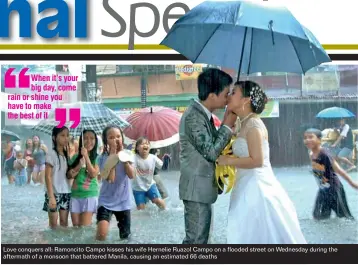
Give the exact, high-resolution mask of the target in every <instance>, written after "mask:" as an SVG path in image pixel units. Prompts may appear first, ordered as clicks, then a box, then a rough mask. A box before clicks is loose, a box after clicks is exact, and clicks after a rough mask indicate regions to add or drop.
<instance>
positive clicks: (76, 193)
mask: <svg viewBox="0 0 358 265" xmlns="http://www.w3.org/2000/svg"><path fill="white" fill-rule="evenodd" d="M77 156H78V155H77V154H76V155H74V156H73V157H72V159H71V161H70V162H69V164H70V165H72V163H74V162H75V160H76V158H77ZM93 165H94V166H96V165H98V158H97V159H96V160H95V162H94V164H93ZM98 193H99V185H98V180H97V178H92V179H91V178H90V177H88V174H87V172H86V168H81V169H80V172H79V173H78V175H77V176H76V178H75V180H74V181H73V185H72V189H71V197H73V198H92V197H97V196H98Z"/></svg>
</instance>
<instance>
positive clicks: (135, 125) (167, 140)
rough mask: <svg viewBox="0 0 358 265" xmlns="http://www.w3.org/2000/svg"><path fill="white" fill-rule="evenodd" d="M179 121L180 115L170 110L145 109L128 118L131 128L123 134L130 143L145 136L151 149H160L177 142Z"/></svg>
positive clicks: (160, 108)
mask: <svg viewBox="0 0 358 265" xmlns="http://www.w3.org/2000/svg"><path fill="white" fill-rule="evenodd" d="M180 119H181V114H180V113H179V112H177V111H175V110H173V109H170V108H165V107H150V108H145V109H141V110H139V111H137V112H135V113H132V114H131V115H129V116H128V118H127V119H126V120H127V122H128V123H129V124H131V126H130V127H127V128H126V129H124V131H123V132H124V135H125V136H126V137H127V138H129V140H131V141H133V140H136V139H138V138H139V137H141V136H145V137H147V138H148V139H149V141H150V145H151V147H152V148H162V147H165V146H169V145H172V144H175V143H177V142H178V141H179V123H180Z"/></svg>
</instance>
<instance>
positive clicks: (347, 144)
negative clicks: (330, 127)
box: [332, 119, 357, 172]
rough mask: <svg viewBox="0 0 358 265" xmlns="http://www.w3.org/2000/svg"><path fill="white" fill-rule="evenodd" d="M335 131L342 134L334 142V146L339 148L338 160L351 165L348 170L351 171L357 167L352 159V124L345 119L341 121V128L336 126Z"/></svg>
mask: <svg viewBox="0 0 358 265" xmlns="http://www.w3.org/2000/svg"><path fill="white" fill-rule="evenodd" d="M335 131H337V132H339V133H340V135H339V137H338V138H337V140H336V141H335V142H334V143H333V144H332V148H336V147H337V146H339V148H338V149H337V153H336V154H337V160H338V161H339V162H342V163H345V164H347V165H349V166H350V167H349V168H348V169H347V172H350V171H352V170H354V169H356V168H357V167H356V166H355V165H354V164H353V163H352V162H351V161H350V159H351V157H352V154H353V148H354V143H353V133H352V129H351V128H350V126H349V125H348V124H347V123H346V120H345V119H341V120H340V121H339V128H336V129H335Z"/></svg>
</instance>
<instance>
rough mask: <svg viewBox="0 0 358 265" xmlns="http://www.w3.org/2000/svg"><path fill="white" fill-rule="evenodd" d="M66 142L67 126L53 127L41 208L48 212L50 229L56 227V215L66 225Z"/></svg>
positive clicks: (67, 199) (68, 195)
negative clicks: (51, 147) (43, 199)
mask: <svg viewBox="0 0 358 265" xmlns="http://www.w3.org/2000/svg"><path fill="white" fill-rule="evenodd" d="M68 142H69V130H68V128H67V127H62V128H57V127H54V128H53V130H52V145H53V149H52V150H50V151H49V152H48V153H47V155H46V168H45V182H46V187H45V190H46V193H45V202H44V206H43V210H44V211H46V212H48V217H49V225H50V228H52V229H53V228H56V227H57V222H58V217H60V225H61V226H63V227H67V226H68V214H69V207H70V199H71V185H70V180H69V179H67V177H66V173H67V168H68V155H67V150H68V149H69V148H68Z"/></svg>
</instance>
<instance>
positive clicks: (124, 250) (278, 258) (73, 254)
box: [2, 245, 357, 264]
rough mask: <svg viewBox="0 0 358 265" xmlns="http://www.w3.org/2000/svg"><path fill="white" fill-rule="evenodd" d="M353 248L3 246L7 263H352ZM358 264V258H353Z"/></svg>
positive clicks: (271, 246)
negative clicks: (347, 259)
mask: <svg viewBox="0 0 358 265" xmlns="http://www.w3.org/2000/svg"><path fill="white" fill-rule="evenodd" d="M349 255H357V252H356V251H355V250H354V247H352V246H350V245H337V246H334V245H332V246H325V245H323V246H315V245H299V246H297V245H294V246H291V245H290V246H277V245H270V246H263V245H260V246H245V245H207V246H186V245H170V246H163V245H142V246H141V245H126V246H116V245H108V246H107V245H98V246H97V245H90V246H86V245H84V246H74V245H58V246H55V245H47V246H46V245H45V246H41V245H39V246H38V245H22V246H21V245H16V246H15V245H2V263H3V264H15V263H17V264H21V263H22V264H25V263H37V264H42V263H53V262H56V263H57V262H58V263H79V264H93V263H95V264H99V263H103V264H104V263H106V264H107V263H111V264H116V263H137V264H138V263H143V264H145V263H147V264H155V263H193V262H194V263H204V264H205V263H211V264H213V263H228V264H235V263H236V264H237V263H262V262H264V263H287V262H292V260H295V262H297V263H310V264H314V263H322V262H323V263H332V262H333V263H338V262H340V263H342V262H343V263H349V261H344V259H345V258H347V256H349ZM352 262H354V259H352Z"/></svg>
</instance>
